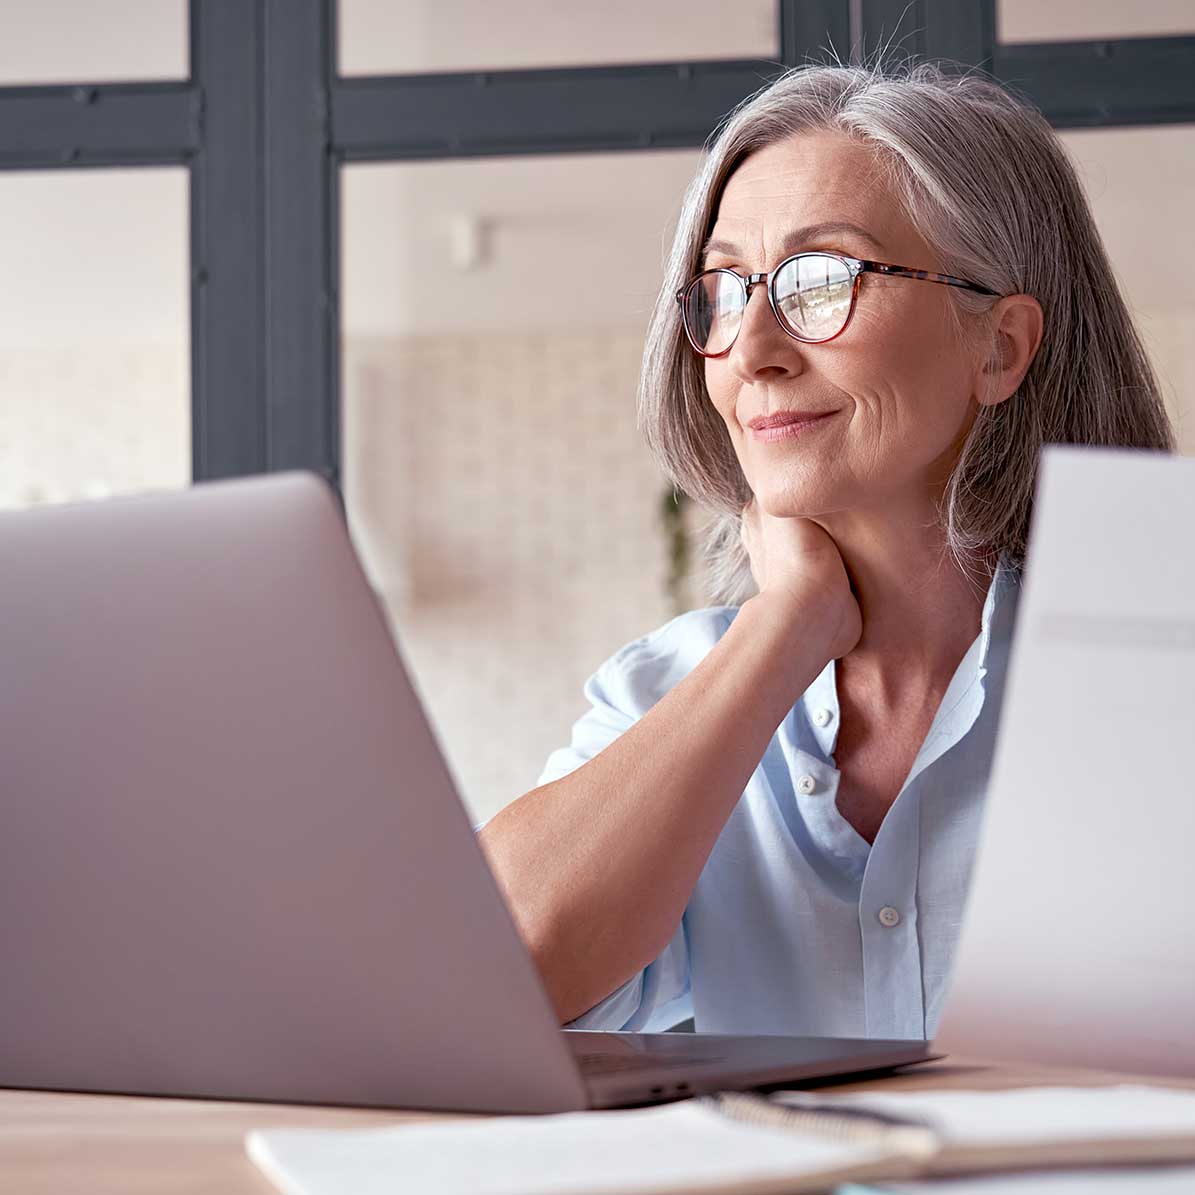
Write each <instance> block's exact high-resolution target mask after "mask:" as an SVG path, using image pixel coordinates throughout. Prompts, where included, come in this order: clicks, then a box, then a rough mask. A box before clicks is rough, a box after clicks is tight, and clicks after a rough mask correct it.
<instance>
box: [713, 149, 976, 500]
mask: <svg viewBox="0 0 1195 1195" xmlns="http://www.w3.org/2000/svg"><path fill="white" fill-rule="evenodd" d="M827 222H833V223H835V224H840V223H849V224H853V225H857V226H858V228H859V229H860V230H861V231H859V232H856V231H852V230H828V229H827V230H824V231H821V232H815V233H813V234H802V233H801V230H802V229H806V228H808V227H809V226H811V225H816V224H823V223H827ZM714 240H717V241H719V242H722V243H724V244H725V246H726V247H725V248H719V249H718V250H717V251H716V252H715V251H711V252H709V253H708V254H707V256H706V259H705V262H704V266H703V268H713V267H715V266H727V267H730V268H731V269H734V270H736V271H737V272H738V273H740V274H744V275H745V274H748V273H759V272H764V271H770V270H772V269H774V268H775V267H776V266H777V265H778V264H779V263H780V262H781V261H783V260H784V258H786V257H789V256H790V255H791V254H793V253H796V252H799V251H803V250H812V249H828V250H837V251H839V252H842V253H845V254H847V255H849V256H852V257H860V258H869V259H872V260H876V261H882V262H888V263H890V264H893V265H901V266H911V267H914V268H918V269H927V270H933V271H936V272H939V273H940V272H942V264H941V262H939V261H937V260H935V258H934V256H933V254H932V253H931V252H930V250H929V247H928V246H927V245H926V244H925V242H924V241H923V240H922V238H921V237H920V236H919V235H918V233H917V232H916V231H915V229H914V228H913V227H912V225H911V224H910V223H909V222H908V220H907V219H906V217H905V216H904V215H903V213H902V212H901V210H900V205H899V204H898V203H897V201H896V200H895V198H894V197H893V196H892V194H891V193H890V192H889V190H888V189H887V187H886V185H885V183H884V181H883V173H882V170H881V169H880V168H879V167H878V166H877V163H876V161H875V159H874V157H873V155H872V152H871V151H870V150H868V149H867V148H866V147H864V146H862V145H860V144H858V143H857V142H855V141H852V140H850V139H848V138H847V137H845V136H843V135H841V134H837V133H811V134H802V135H799V136H796V137H792V138H790V139H788V140H786V141H782V142H778V143H776V144H774V145H770V146H768V147H766V148H764V149H761V150H758V151H756V152H755V153H753V154H752V155H751V156H750V157H748V158H746V159H745V160H744V161H743V162H742V163H741V164H740V165H739V167H738V168H737V169H736V170H735V172H734V174H733V175H732V176H731V177H730V179H729V180H728V182H727V184H726V187H725V190H724V192H723V194H722V198H721V202H720V203H719V205H718V211H717V218H716V220H715V224H714V228H713V230H712V232H711V237H710V241H711V242H713V241H714ZM948 291H949V288H948V287H946V286H942V285H937V284H934V283H929V282H923V281H915V280H913V279H906V278H887V277H882V276H879V275H876V274H870V273H869V274H864V275H863V276H862V279H861V280H860V288H859V295H858V300H857V302H856V305H855V311H854V315H853V316H852V318H851V321H850V323H849V324H848V325H847V328H846V330H845V331H844V332H843V333H842V334H841V335H840V336H838V337H837V338H835V339H834V340H830V341H827V342H825V343H822V344H805V343H802V342H801V341H799V340H795V339H793V338H792V337H791V336H789V335H788V334H787V333H786V332H784V330H783V329H782V328H781V327H780V325H779V324H778V323H777V322H776V318H775V316H774V315H773V314H772V310H771V307H770V306H769V304H768V298H767V294H766V293H765V288H764V287H763V286H755V287H753V288H752V289H751V294H750V298H749V301H748V303H747V309H746V311H745V312H744V315H743V322H742V326H741V327H740V329H739V334H738V338H737V339H736V341H735V343H734V345H733V347H732V348H731V350H730V352H729V353H728V354H727V355H726V356H725V357H720V358H707V359H706V361H705V381H706V386H707V388H708V390H709V394H710V398H711V399H712V401H713V403H714V406H715V407H716V408H717V410H718V413H719V415H721V417H722V419H723V420H724V422H725V424H726V427H727V430H728V431H729V433H730V438H731V441H732V442H733V444H734V447H735V452H736V453H737V454H738V459H739V463H740V465H741V466H742V469H743V472H744V474H745V475H746V478H747V482H748V484H749V485H750V487H751V489H752V491H753V492H754V494H755V496H756V498H757V499H758V500H759V503H760V505H761V506H762V507H763V508H764V510H766V511H767V512H768V513H769V514H772V515H776V516H781V517H792V516H802V517H808V518H815V517H818V516H824V515H830V514H833V513H835V512H838V511H845V510H857V509H860V508H876V507H879V508H890V507H891V506H892V505H893V504H894V503H900V504H905V503H907V502H909V501H913V502H924V500H925V498H926V497H927V496H928V495H930V494H932V493H934V492H937V491H938V490H940V488H941V486H942V485H943V484H944V482H945V480H946V478H947V477H948V475H949V472H950V468H951V466H952V465H953V463H954V461H955V459H956V457H957V453H958V450H959V447H960V446H961V443H962V440H963V437H964V436H965V434H966V432H967V430H968V429H969V427H970V425H971V422H972V421H973V419H974V416H975V413H976V411H977V409H978V407H977V404H976V400H975V398H974V391H975V385H976V380H977V378H978V376H979V375H978V362H977V360H976V358H975V355H974V352H973V351H968V350H967V349H966V348H965V346H964V345H963V344H962V343H961V342H960V341H959V339H958V336H957V332H956V331H955V330H954V326H953V324H952V322H951V320H950V318H949V316H948V312H947V304H948V303H949V302H950V301H951V299H950V295H949V293H948ZM783 411H801V412H811V413H817V414H822V413H827V412H832V414H829V416H828V417H827V418H825V419H821V420H819V421H817V422H815V423H812V424H810V425H809V426H808V427H806V428H804V429H800V430H798V431H797V432H796V434H795V435H793V434H781V433H778V432H777V431H776V430H772V431H770V432H769V431H767V430H766V429H759V428H752V427H751V426H750V424H751V421H752V420H757V419H759V418H760V417H762V416H767V415H773V414H776V413H778V412H783Z"/></svg>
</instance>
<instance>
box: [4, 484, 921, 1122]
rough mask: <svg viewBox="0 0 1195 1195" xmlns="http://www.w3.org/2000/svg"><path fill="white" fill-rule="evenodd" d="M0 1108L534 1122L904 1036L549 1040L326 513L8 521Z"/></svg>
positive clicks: (219, 503) (474, 851)
mask: <svg viewBox="0 0 1195 1195" xmlns="http://www.w3.org/2000/svg"><path fill="white" fill-rule="evenodd" d="M0 578H2V581H0V761H2V762H0V768H2V793H3V796H2V799H3V826H2V831H0V960H2V963H0V965H2V966H3V975H4V977H3V981H2V982H0V1085H6V1086H11V1087H33V1088H50V1089H56V1090H75V1091H106V1092H129V1093H145V1094H155V1095H178V1096H211V1097H220V1098H226V1099H261V1100H283V1101H299V1102H315V1103H340V1104H358V1105H381V1106H395V1107H398V1106H401V1107H424V1108H443V1109H475V1110H479V1111H501V1112H557V1111H566V1110H570V1109H581V1108H590V1107H613V1106H617V1105H622V1104H637V1103H646V1102H652V1101H657V1100H665V1099H672V1098H677V1097H678V1096H684V1095H688V1094H691V1093H697V1092H703V1091H710V1090H715V1089H719V1088H727V1087H749V1086H766V1085H773V1084H785V1085H791V1084H795V1083H799V1082H801V1081H803V1080H809V1079H817V1078H824V1077H826V1076H831V1075H841V1074H847V1073H858V1072H866V1071H875V1070H882V1069H887V1068H891V1067H895V1066H898V1065H901V1064H905V1063H912V1062H917V1061H922V1060H924V1059H926V1058H927V1057H930V1056H931V1055H930V1053H929V1047H928V1046H927V1045H926V1043H924V1042H915V1041H914V1042H908V1041H900V1042H896V1041H875V1040H870V1041H863V1040H846V1039H812V1038H785V1037H747V1038H738V1037H723V1036H713V1035H706V1034H689V1033H666V1034H605V1033H586V1032H570V1031H563V1032H562V1031H561V1030H560V1028H559V1027H558V1025H557V1023H556V1020H555V1016H554V1013H553V1010H552V1007H551V1005H550V1004H549V1002H548V999H547V997H546V995H545V994H544V991H543V988H542V987H541V985H540V982H539V978H538V975H537V973H536V971H535V968H534V965H533V964H532V962H531V959H530V957H529V955H528V954H527V953H526V951H525V950H524V948H523V945H522V943H521V941H520V939H519V937H518V935H517V933H516V931H515V928H514V925H513V923H512V921H511V919H510V917H509V915H508V913H507V911H506V908H505V906H504V905H503V902H502V899H501V897H500V896H499V892H498V889H497V887H496V885H495V883H494V880H493V878H492V877H491V875H490V873H489V871H488V869H487V867H486V865H485V862H484V858H483V855H482V853H481V850H480V848H479V846H478V845H477V843H476V841H475V838H474V835H473V832H472V829H471V827H470V825H469V822H468V818H467V816H466V813H465V811H464V808H463V807H462V805H461V802H460V800H459V798H458V796H457V793H456V792H455V790H454V788H453V785H452V781H451V780H450V778H449V774H448V771H447V769H446V767H445V764H444V760H443V757H442V755H441V753H440V751H439V748H438V747H437V745H436V741H435V739H434V737H433V735H432V733H431V731H430V729H429V727H428V722H427V719H426V717H425V715H424V712H423V710H422V708H421V707H420V704H419V700H418V698H417V696H416V695H415V692H414V690H413V689H412V686H411V683H410V681H409V679H408V677H407V674H406V671H405V669H404V668H403V666H402V663H401V661H400V658H399V657H398V655H397V653H396V650H395V647H394V643H393V641H392V639H391V636H390V633H389V631H388V629H387V626H386V623H385V620H384V618H383V615H382V613H381V611H380V609H379V607H378V604H377V602H376V601H375V598H374V596H373V593H372V592H371V590H370V588H369V586H368V584H367V582H366V580H365V577H364V576H363V574H362V571H361V569H360V567H359V565H358V563H357V560H356V557H355V556H354V554H353V551H352V548H351V546H350V543H349V540H348V536H347V533H346V529H345V526H344V523H343V519H342V516H341V512H340V510H339V507H338V506H337V503H336V501H335V498H334V496H333V495H332V493H331V491H330V490H329V489H328V488H327V487H326V486H325V485H324V484H323V483H322V482H320V481H317V480H316V479H315V478H314V477H311V476H308V475H304V474H290V475H275V476H272V477H266V478H255V479H249V480H242V481H232V482H218V483H211V484H203V485H198V486H195V487H194V488H193V489H191V490H189V491H185V492H182V493H177V494H168V495H156V496H143V497H137V498H125V499H113V500H109V501H107V502H103V503H99V504H94V505H85V506H67V507H58V508H42V509H37V510H32V511H24V512H19V513H12V514H4V515H0Z"/></svg>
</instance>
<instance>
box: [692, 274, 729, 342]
mask: <svg viewBox="0 0 1195 1195" xmlns="http://www.w3.org/2000/svg"><path fill="white" fill-rule="evenodd" d="M685 321H686V322H687V324H688V326H689V335H690V336H692V338H693V340H694V341H695V342H696V344H697V346H698V348H700V349H701V351H702V352H703V353H709V354H711V355H714V356H716V355H717V354H718V353H724V352H725V351H726V350H727V349H728V348H730V346H731V345H732V344H733V343H734V338H735V336H736V335H737V333H738V330H739V325H740V324H741V323H742V322H743V284H742V282H741V280H740V279H739V278H738V276H737V275H735V274H732V273H731V272H730V271H729V270H711V271H710V272H709V273H708V274H703V275H702V276H701V277H700V278H698V279H697V281H696V282H695V283H694V285H693V286H692V287H690V288H689V293H688V295H687V296H686V304H685Z"/></svg>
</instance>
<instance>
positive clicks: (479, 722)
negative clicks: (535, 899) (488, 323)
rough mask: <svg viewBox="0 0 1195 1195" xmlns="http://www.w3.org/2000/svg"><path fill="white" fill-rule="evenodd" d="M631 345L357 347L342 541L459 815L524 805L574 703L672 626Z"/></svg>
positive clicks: (572, 341) (494, 338)
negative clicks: (405, 677) (605, 667)
mask: <svg viewBox="0 0 1195 1195" xmlns="http://www.w3.org/2000/svg"><path fill="white" fill-rule="evenodd" d="M641 353H642V333H641V332H640V331H639V330H635V331H633V332H626V333H619V332H603V333H595V334H592V335H588V336H583V335H568V334H553V335H550V336H545V335H530V334H524V335H519V336H515V335H502V334H486V335H477V336H471V337H462V336H459V335H451V336H447V335H445V336H412V337H404V338H395V339H388V340H369V341H362V340H355V341H353V342H351V343H350V345H349V346H348V348H347V351H346V354H345V491H346V499H347V504H348V508H349V517H350V525H351V527H352V529H353V533H354V538H355V540H356V542H357V545H358V548H359V550H360V551H361V553H362V555H363V556H364V558H365V560H366V564H367V568H368V570H369V572H370V574H371V576H372V577H373V579H374V581H375V585H376V586H377V588H378V589H380V590H381V591H382V593H383V594H384V596H385V598H386V601H387V605H388V607H389V610H390V613H391V618H392V621H393V624H394V626H395V627H396V628H397V633H398V637H399V639H400V641H401V643H402V646H403V649H404V652H405V653H406V655H407V657H408V659H409V661H410V662H411V664H412V665H413V668H414V672H415V674H416V677H417V679H418V683H419V685H420V687H421V689H422V691H423V693H424V696H425V699H426V701H427V703H428V705H429V707H430V709H431V711H432V714H433V718H434V720H435V722H436V725H437V727H438V729H439V732H440V735H441V740H442V742H443V743H444V744H445V746H446V749H447V754H448V756H449V759H450V762H451V764H452V766H453V768H454V770H455V773H456V775H457V777H458V780H459V782H460V785H461V787H462V789H463V792H464V795H465V798H466V801H467V803H468V805H469V807H470V811H471V813H472V814H473V815H474V816H475V817H476V818H478V819H480V818H482V817H486V816H489V815H490V814H492V813H494V812H496V811H497V810H498V809H499V808H500V807H501V806H502V805H503V804H505V803H506V802H508V801H510V800H512V799H513V798H515V797H517V796H519V795H521V794H522V793H523V792H526V791H527V790H528V789H530V788H531V787H533V785H534V783H535V780H536V778H537V775H538V772H539V769H540V768H541V767H542V765H543V762H544V760H545V759H546V758H547V755H548V753H549V752H550V751H551V750H552V749H553V748H555V747H557V746H559V745H560V744H562V743H564V742H566V741H567V739H568V733H569V728H570V726H571V725H572V722H573V720H574V719H575V718H576V717H577V716H578V715H579V714H580V713H581V712H582V710H583V709H584V708H585V703H584V699H583V697H582V695H581V685H582V683H583V681H584V680H585V678H586V677H587V676H588V675H589V674H590V673H591V672H593V671H594V669H595V668H596V667H597V666H598V664H600V663H601V662H602V661H603V660H604V659H605V658H606V657H607V656H609V655H610V654H611V653H612V652H614V651H615V650H616V649H617V648H618V647H620V646H622V644H623V643H625V642H627V641H629V640H631V639H634V638H636V637H638V636H639V635H641V634H644V633H645V632H647V631H649V630H652V629H654V628H655V627H657V626H659V625H660V624H662V623H663V622H665V621H666V620H667V619H668V618H669V617H671V615H672V608H671V605H670V602H669V599H668V597H667V594H666V592H665V576H666V574H667V567H668V552H667V545H666V540H665V536H664V532H663V530H662V524H661V520H660V517H659V513H658V511H659V507H660V504H661V501H662V497H663V495H664V494H665V492H666V487H665V486H664V483H663V482H662V481H661V479H660V476H659V474H658V473H657V471H656V469H655V466H654V464H653V463H652V461H651V459H650V457H649V456H648V454H647V450H646V448H645V447H644V446H643V443H642V439H641V437H640V435H639V433H638V431H637V430H636V426H635V405H634V391H635V382H636V378H637V376H638V371H639V362H640V356H641Z"/></svg>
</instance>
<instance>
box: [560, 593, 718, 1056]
mask: <svg viewBox="0 0 1195 1195" xmlns="http://www.w3.org/2000/svg"><path fill="white" fill-rule="evenodd" d="M710 615H714V616H715V617H714V618H711V617H709V616H710ZM727 625H729V618H728V617H725V616H723V615H722V614H721V611H719V610H718V609H713V610H701V611H694V612H692V613H690V614H686V615H682V616H681V617H680V618H678V619H674V620H673V621H672V622H670V623H668V624H666V625H665V626H664V627H661V628H660V630H658V631H656V632H654V633H653V634H651V635H648V636H645V637H644V638H642V639H637V640H635V642H633V643H629V644H627V646H626V647H624V648H623V649H622V650H621V651H619V652H617V653H616V654H615V655H613V656H612V657H611V658H610V659H609V660H607V661H606V662H605V663H604V664H603V665H602V666H601V668H599V669H598V670H597V672H596V673H594V675H593V676H591V677H590V678H589V680H588V681H586V683H585V688H584V693H585V697H586V698H587V699H588V701H589V709H588V710H587V711H586V712H585V713H584V714H583V715H582V716H581V717H580V718H579V719H578V720H577V722H576V724H575V725H574V726H573V731H572V738H571V741H570V743H569V745H568V746H567V747H561V748H560V749H558V750H556V751H553V752H552V754H551V755H550V756H549V757H548V761H547V763H546V764H545V765H544V770H543V772H542V774H541V775H540V777H539V780H538V782H537V783H538V784H540V785H543V784H548V783H550V782H551V781H553V780H559V779H560V778H561V777H562V776H567V775H568V774H569V773H570V772H573V771H575V770H576V769H577V768H579V767H580V766H581V765H582V764H583V763H585V762H587V761H588V760H590V759H592V758H593V757H594V756H595V755H597V754H598V752H599V751H602V750H603V749H605V748H606V747H608V746H609V745H610V744H611V743H612V742H613V741H614V740H615V739H616V738H618V736H619V735H620V734H622V733H623V731H625V730H626V729H627V728H628V727H630V726H631V725H633V724H634V723H635V722H636V721H637V720H638V719H639V718H640V717H642V716H643V714H645V713H646V712H647V710H648V709H650V708H651V707H652V706H653V705H654V704H655V702H656V701H658V700H659V699H660V697H662V696H663V695H664V693H666V692H667V691H668V690H669V689H670V688H672V686H673V685H675V684H676V683H677V682H678V681H680V680H681V679H682V678H683V677H684V676H685V675H687V673H688V672H689V671H691V670H692V668H693V667H694V666H695V665H696V663H697V662H698V661H699V660H700V659H701V657H703V656H704V655H705V653H706V652H707V651H708V650H709V648H710V647H712V646H713V644H714V643H715V642H716V641H717V639H718V637H719V636H720V635H721V633H722V632H723V631H724V630H725V628H726V626H727ZM692 1015H693V999H692V989H691V986H690V974H689V950H688V943H687V938H686V932H685V923H684V919H683V918H682V920H681V924H680V925H679V926H677V929H676V932H675V933H674V934H673V936H672V939H671V940H670V941H669V943H668V945H667V946H666V947H665V948H664V950H663V951H662V952H661V953H660V954H659V955H658V956H657V957H656V958H655V959H654V960H653V961H652V962H651V963H649V964H648V965H647V966H646V967H645V968H644V969H643V970H642V971H640V972H638V974H636V975H633V976H632V977H631V978H630V979H628V980H627V981H626V983H624V984H622V985H621V986H620V987H618V988H616V989H615V990H614V991H613V992H611V993H610V994H609V995H608V996H606V997H605V999H603V1000H601V1001H600V1002H599V1003H597V1004H595V1005H594V1006H593V1007H592V1008H591V1009H589V1010H588V1011H587V1012H585V1013H582V1014H581V1016H579V1017H577V1018H576V1019H575V1020H573V1021H570V1022H569V1023H568V1025H567V1026H566V1028H570V1029H604V1030H615V1031H623V1032H644V1033H654V1032H660V1031H662V1030H665V1029H670V1028H671V1027H672V1026H673V1025H676V1024H678V1023H679V1022H680V1021H683V1020H686V1019H687V1018H689V1017H691V1016H692Z"/></svg>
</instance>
